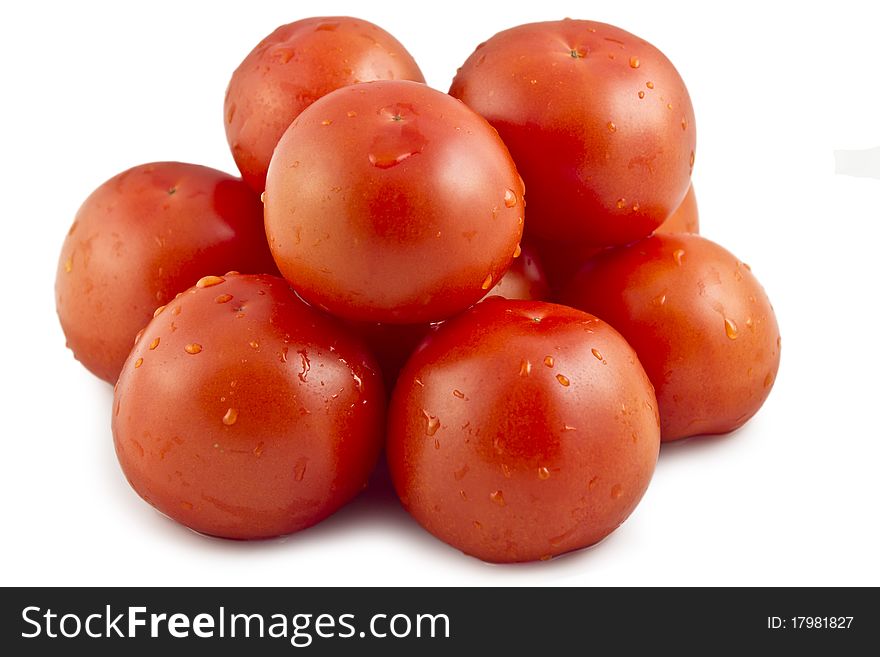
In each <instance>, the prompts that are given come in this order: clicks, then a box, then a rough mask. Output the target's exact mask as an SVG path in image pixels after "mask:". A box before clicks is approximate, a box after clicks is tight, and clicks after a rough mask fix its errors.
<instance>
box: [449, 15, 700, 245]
mask: <svg viewBox="0 0 880 657" xmlns="http://www.w3.org/2000/svg"><path fill="white" fill-rule="evenodd" d="M449 93H450V94H452V95H453V96H455V97H456V98H460V99H462V100H463V101H464V102H465V103H466V104H467V105H468V106H470V107H472V108H473V109H475V110H476V111H477V112H479V113H480V114H481V115H483V116H484V117H486V119H488V121H489V122H490V123H491V124H492V125H493V126H495V128H497V130H498V132H499V133H500V134H501V137H502V138H503V139H504V142H505V143H506V144H507V146H508V148H510V152H511V154H512V155H513V159H514V160H515V161H516V163H517V166H518V167H519V169H520V173H521V174H522V176H523V179H524V180H525V183H526V189H528V202H529V207H528V213H527V230H528V232H529V234H530V235H535V236H538V237H542V238H544V239H550V240H571V241H576V242H589V243H590V244H592V245H594V246H608V245H615V244H625V243H627V242H631V241H633V240H635V239H638V238H641V237H644V236H646V235H648V234H650V233H651V232H652V231H654V229H656V228H657V226H659V225H660V224H661V223H662V222H663V220H664V219H666V217H668V216H669V214H670V213H671V212H672V211H673V210H674V209H675V208H676V207H677V206H678V204H679V203H680V202H681V200H682V199H683V198H684V195H685V192H686V191H687V188H688V182H689V180H690V174H691V170H692V168H693V163H694V152H695V148H696V130H695V127H694V112H693V107H692V106H691V101H690V97H689V95H688V92H687V89H686V88H685V85H684V82H683V81H682V79H681V77H680V76H679V74H678V72H677V71H676V70H675V67H674V66H673V65H672V63H671V62H670V61H669V60H668V59H667V58H666V57H665V56H664V55H663V53H661V52H660V51H659V50H657V48H655V47H654V46H652V45H651V44H649V43H648V42H646V41H644V40H642V39H640V38H639V37H637V36H634V35H632V34H630V33H629V32H625V31H624V30H621V29H619V28H616V27H613V26H611V25H606V24H604V23H596V22H592V21H579V20H569V19H566V20H563V21H554V22H546V23H532V24H528V25H520V26H519V27H515V28H513V29H509V30H506V31H504V32H500V33H498V34H496V35H495V36H493V37H492V38H491V39H489V40H488V41H486V42H485V43H483V44H481V45H480V46H479V47H478V48H477V50H476V51H475V52H474V53H473V54H472V55H471V56H470V57H469V58H468V59H467V61H466V62H465V63H464V65H463V66H462V67H461V69H459V72H458V74H457V75H456V77H455V79H454V81H453V83H452V87H451V88H450V91H449Z"/></svg>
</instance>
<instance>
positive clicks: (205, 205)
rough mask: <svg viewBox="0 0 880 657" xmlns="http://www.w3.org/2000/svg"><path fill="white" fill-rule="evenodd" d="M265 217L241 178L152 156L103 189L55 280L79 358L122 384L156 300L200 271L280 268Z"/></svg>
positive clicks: (89, 203)
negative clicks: (124, 366)
mask: <svg viewBox="0 0 880 657" xmlns="http://www.w3.org/2000/svg"><path fill="white" fill-rule="evenodd" d="M261 215H262V207H261V206H260V201H259V199H258V198H257V197H256V196H255V195H254V193H253V192H252V191H251V189H250V188H249V187H248V186H247V185H245V184H244V183H243V182H242V181H241V180H240V179H239V178H233V177H232V176H229V175H227V174H225V173H223V172H221V171H217V170H215V169H209V168H208V167H203V166H198V165H195V164H183V163H180V162H157V163H153V164H144V165H141V166H137V167H134V168H132V169H129V170H128V171H125V172H123V173H121V174H119V175H117V176H114V177H113V178H111V179H110V180H108V181H107V182H105V183H104V184H103V185H101V186H100V187H98V189H96V190H95V191H94V192H93V193H92V194H91V196H89V197H88V198H87V199H86V201H85V203H83V205H82V207H81V208H80V209H79V212H77V214H76V219H75V220H74V222H73V226H72V227H71V228H70V231H69V232H68V234H67V239H66V240H65V241H64V246H63V247H62V248H61V257H60V259H59V262H58V273H57V277H56V280H55V299H56V305H57V308H58V317H59V319H60V320H61V326H62V328H63V329H64V334H65V336H66V337H67V344H68V346H69V347H70V348H71V349H72V350H73V354H74V356H75V357H76V358H77V360H79V361H80V362H81V363H82V364H83V365H85V366H86V367H87V368H88V369H89V370H90V371H92V372H93V373H94V374H95V375H97V376H99V377H100V378H102V379H104V380H106V381H109V382H110V383H113V382H115V381H116V377H117V376H119V370H120V369H121V368H122V363H123V362H124V361H125V358H126V356H128V352H129V351H131V346H132V344H133V342H134V337H135V335H136V334H137V332H138V331H139V330H141V329H142V328H143V327H144V326H146V324H147V322H148V321H149V320H150V317H152V315H153V311H154V310H155V309H156V307H157V306H159V305H161V304H163V303H166V302H168V301H169V300H170V299H172V298H173V297H174V295H175V294H177V293H178V292H180V291H181V290H184V289H186V288H187V287H189V286H190V285H192V284H193V282H195V281H196V280H198V279H199V277H201V276H204V275H206V274H209V273H211V272H214V271H228V270H230V269H235V270H239V271H243V272H248V273H263V272H267V273H272V272H277V269H276V268H275V263H274V262H273V261H272V255H271V254H270V253H269V247H268V245H267V243H266V236H265V233H264V231H263V227H262V221H261Z"/></svg>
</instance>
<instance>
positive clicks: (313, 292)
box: [265, 81, 523, 323]
mask: <svg viewBox="0 0 880 657" xmlns="http://www.w3.org/2000/svg"><path fill="white" fill-rule="evenodd" d="M265 220H266V233H267V235H268V237H269V245H270V248H271V249H272V252H273V254H274V256H275V260H276V262H277V263H278V267H279V268H280V270H281V273H282V274H284V276H285V278H287V279H288V280H289V281H290V282H291V284H292V285H293V286H294V287H295V288H296V290H297V292H298V293H299V294H300V295H302V296H303V298H305V299H306V300H307V301H309V302H310V303H314V304H316V305H318V306H319V307H321V308H324V309H325V310H328V311H330V312H331V313H333V314H335V315H339V316H340V317H344V318H346V319H352V320H359V321H370V322H388V323H420V322H432V321H438V320H442V319H445V318H447V317H449V316H451V315H453V314H455V313H458V312H460V311H462V310H464V309H465V308H467V307H468V306H470V305H472V304H473V303H475V302H476V301H478V300H479V299H480V298H481V297H483V296H484V295H485V294H486V292H487V291H488V290H490V289H491V288H492V287H493V286H494V284H495V283H496V282H497V281H498V280H499V279H500V278H501V276H502V275H503V274H504V272H505V270H506V269H507V267H508V266H509V264H510V262H511V260H512V259H513V254H514V252H515V251H516V250H517V249H518V244H519V240H520V237H521V234H522V227H523V186H522V181H521V180H520V178H519V175H518V174H517V172H516V168H515V166H514V164H513V161H512V160H511V159H510V154H509V153H508V152H507V148H505V146H504V144H503V143H502V141H501V140H500V139H499V137H498V135H497V133H496V132H495V131H494V130H493V129H492V127H491V126H490V125H489V124H488V123H486V122H485V121H484V120H483V119H482V118H480V117H479V116H478V115H477V114H475V113H474V112H473V111H471V110H470V109H468V108H467V107H465V106H464V105H463V104H462V103H460V102H458V101H457V100H455V99H454V98H452V97H450V96H448V95H446V94H444V93H441V92H439V91H435V90H433V89H430V88H428V87H426V86H425V85H422V84H417V83H414V82H399V81H398V82H369V83H365V84H360V85H354V86H351V87H345V88H343V89H339V90H337V91H334V92H332V93H330V94H328V95H326V96H324V97H323V98H321V99H320V100H318V101H316V102H315V103H314V104H312V105H311V106H310V107H309V108H308V109H306V110H305V111H304V112H303V113H302V114H300V115H299V117H297V118H296V119H295V120H294V122H293V123H292V124H291V126H290V128H289V129H288V130H287V132H286V133H285V134H284V137H282V139H281V141H280V142H279V143H278V148H277V149H276V150H275V154H274V156H273V157H272V163H271V165H270V166H269V174H268V178H267V180H266V194H265Z"/></svg>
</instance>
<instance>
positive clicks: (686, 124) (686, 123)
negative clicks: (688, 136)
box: [681, 118, 688, 130]
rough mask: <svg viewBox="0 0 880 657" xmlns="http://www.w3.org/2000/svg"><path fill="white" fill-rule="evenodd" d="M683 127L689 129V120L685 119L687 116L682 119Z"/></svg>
mask: <svg viewBox="0 0 880 657" xmlns="http://www.w3.org/2000/svg"><path fill="white" fill-rule="evenodd" d="M681 129H682V130H687V129H688V120H687V119H685V118H682V119H681Z"/></svg>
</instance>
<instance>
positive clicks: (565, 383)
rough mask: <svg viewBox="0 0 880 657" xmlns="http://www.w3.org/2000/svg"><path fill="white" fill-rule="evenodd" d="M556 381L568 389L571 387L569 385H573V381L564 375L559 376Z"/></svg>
mask: <svg viewBox="0 0 880 657" xmlns="http://www.w3.org/2000/svg"><path fill="white" fill-rule="evenodd" d="M556 380H557V381H559V383H560V384H561V385H563V386H565V387H566V388H567V387H568V386H569V384H571V381H569V380H568V377H566V376H563V375H562V374H557V375H556Z"/></svg>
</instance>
